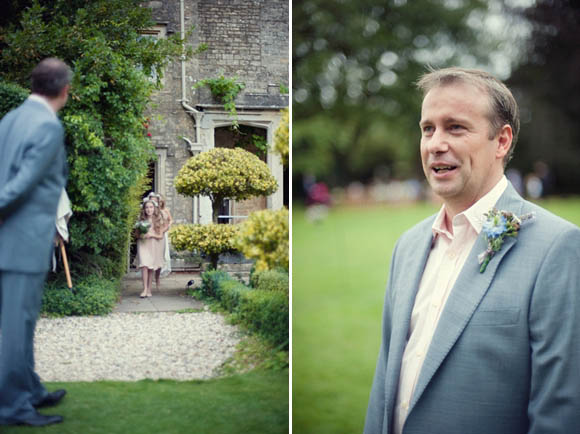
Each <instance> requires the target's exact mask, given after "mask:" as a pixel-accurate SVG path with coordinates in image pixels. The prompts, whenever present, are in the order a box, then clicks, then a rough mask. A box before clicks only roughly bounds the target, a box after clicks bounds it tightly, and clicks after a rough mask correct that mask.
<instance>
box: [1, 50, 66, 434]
mask: <svg viewBox="0 0 580 434" xmlns="http://www.w3.org/2000/svg"><path fill="white" fill-rule="evenodd" d="M71 78H72V72H71V70H70V68H69V67H68V66H67V65H66V64H65V63H63V62H62V61H60V60H58V59H54V58H49V59H45V60H43V61H41V62H40V63H39V64H38V65H37V66H36V68H34V70H33V71H32V75H31V81H32V87H31V90H32V94H31V95H30V96H29V97H28V99H27V100H26V101H25V102H24V103H23V104H22V105H21V106H20V107H18V108H16V109H15V110H13V111H11V112H10V113H8V114H7V115H6V116H4V118H3V119H2V121H1V122H0V309H1V310H0V329H1V332H2V344H1V347H0V425H15V424H19V425H31V426H43V425H49V424H53V423H59V422H62V417H61V416H48V415H43V414H41V413H39V412H38V411H37V409H38V408H41V407H47V406H52V405H56V404H57V403H58V402H59V401H60V400H61V399H62V398H63V396H64V395H65V393H66V392H65V391H64V390H58V391H56V392H52V393H49V392H47V390H46V389H45V388H44V386H43V385H42V384H41V382H40V379H39V377H38V375H37V374H36V373H35V372H34V351H33V350H34V347H33V340H34V328H35V325H36V320H37V318H38V313H39V311H40V307H41V301H42V290H43V286H44V280H45V277H46V273H47V271H48V269H49V265H50V258H51V253H52V249H53V248H54V242H53V240H54V235H55V228H56V226H55V217H56V207H57V204H58V199H59V197H60V194H61V192H62V190H63V188H64V186H65V184H66V177H67V175H66V173H67V169H66V154H65V148H64V130H63V127H62V125H61V123H60V121H59V120H58V118H57V116H56V113H57V112H58V110H60V109H61V108H62V107H63V106H64V105H65V104H66V101H67V99H68V91H69V84H70V81H71Z"/></svg>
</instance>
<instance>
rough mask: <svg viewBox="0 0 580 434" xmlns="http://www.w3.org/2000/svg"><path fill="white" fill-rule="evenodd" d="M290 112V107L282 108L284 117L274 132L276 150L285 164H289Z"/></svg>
mask: <svg viewBox="0 0 580 434" xmlns="http://www.w3.org/2000/svg"><path fill="white" fill-rule="evenodd" d="M289 118H290V113H289V112H288V109H287V108H285V109H284V110H282V119H281V120H280V125H278V128H276V131H275V132H274V151H276V152H277V153H278V154H279V155H280V158H281V160H282V164H283V165H284V166H288V153H289V145H288V143H289V128H288V124H289V120H290V119H289Z"/></svg>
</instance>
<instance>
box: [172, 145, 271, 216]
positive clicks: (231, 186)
mask: <svg viewBox="0 0 580 434" xmlns="http://www.w3.org/2000/svg"><path fill="white" fill-rule="evenodd" d="M175 189H176V190H177V192H178V193H180V194H183V195H184V196H189V197H193V196H199V195H201V196H207V197H209V199H210V200H211V203H212V221H213V222H214V223H217V222H218V215H219V208H220V206H221V204H222V203H223V200H224V199H226V198H229V199H233V200H244V199H249V198H251V197H254V196H267V195H269V194H272V193H274V192H275V191H276V190H277V189H278V183H277V182H276V179H275V178H274V176H272V173H271V172H270V169H269V168H268V166H267V165H266V163H264V162H263V161H261V160H260V159H259V158H258V157H257V156H255V155H254V154H252V153H250V152H248V151H245V150H243V149H240V148H234V149H228V148H213V149H210V150H208V151H205V152H201V153H199V154H197V155H195V156H194V157H191V158H190V159H189V160H187V162H186V163H185V164H184V165H183V167H182V168H181V169H180V170H179V173H178V174H177V176H176V177H175Z"/></svg>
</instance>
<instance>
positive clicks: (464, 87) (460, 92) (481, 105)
mask: <svg viewBox="0 0 580 434" xmlns="http://www.w3.org/2000/svg"><path fill="white" fill-rule="evenodd" d="M490 108H491V107H490V99H489V96H488V94H487V92H485V91H484V90H483V89H481V88H480V87H479V86H476V85H474V84H471V83H465V82H453V83H449V84H442V85H438V86H435V87H433V88H432V89H430V90H429V91H428V92H427V93H426V94H425V97H424V98H423V102H422V103H421V120H422V121H423V120H424V119H425V118H427V117H429V116H430V115H432V111H433V110H435V111H436V112H437V116H438V117H443V118H450V119H451V118H452V119H456V120H459V119H462V118H464V119H465V118H467V117H469V116H471V115H473V114H475V113H476V112H479V113H481V114H483V115H487V114H488V113H489V110H490ZM482 112H483V113H482Z"/></svg>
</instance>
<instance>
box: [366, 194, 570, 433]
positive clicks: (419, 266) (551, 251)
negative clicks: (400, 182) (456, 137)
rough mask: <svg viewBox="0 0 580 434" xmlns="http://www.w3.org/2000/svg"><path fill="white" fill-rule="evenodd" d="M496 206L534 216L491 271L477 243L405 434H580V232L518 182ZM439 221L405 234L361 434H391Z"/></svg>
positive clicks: (420, 382)
mask: <svg viewBox="0 0 580 434" xmlns="http://www.w3.org/2000/svg"><path fill="white" fill-rule="evenodd" d="M496 207H497V208H498V209H500V210H507V211H511V212H513V213H514V214H515V215H518V216H520V215H523V214H526V213H529V212H534V213H535V218H533V219H532V220H529V221H527V222H524V223H523V225H522V227H521V228H520V232H519V234H518V236H517V238H508V239H507V240H506V242H505V243H504V245H503V247H502V249H501V250H500V251H499V252H498V253H497V254H496V255H495V256H494V257H493V258H492V259H491V262H490V263H489V265H488V267H487V269H486V270H485V272H484V273H479V263H478V260H477V256H478V254H479V253H481V252H483V251H484V250H485V248H486V242H485V240H484V238H483V233H482V234H480V236H479V238H478V239H477V241H476V243H475V246H474V247H473V250H472V251H471V253H470V255H469V257H468V259H467V261H466V263H465V265H464V267H463V270H462V271H461V273H460V275H459V277H458V279H457V281H456V283H455V286H454V287H453V289H452V292H451V294H450V296H449V299H448V301H447V303H446V305H445V308H444V310H443V312H442V315H441V318H440V320H439V323H438V325H437V328H436V330H435V333H434V336H433V340H432V342H431V345H430V347H429V350H428V353H427V356H426V358H425V362H424V364H423V367H422V370H421V373H420V375H419V378H418V381H417V385H416V388H415V392H414V395H413V399H412V402H411V403H410V407H409V412H408V417H407V420H406V422H405V425H404V427H403V432H404V433H405V434H411V433H416V434H523V433H530V434H560V433H561V434H565V433H566V434H568V433H578V432H580V229H579V228H578V227H576V226H574V225H572V224H571V223H569V222H566V221H565V220H562V219H560V218H559V217H556V216H554V215H553V214H551V213H549V212H547V211H546V210H544V209H542V208H540V207H538V206H536V205H534V204H532V203H530V202H527V201H524V200H523V199H522V198H521V197H520V196H519V195H518V194H517V193H516V191H515V190H514V188H513V187H512V186H511V184H508V187H507V189H506V191H505V192H504V194H503V195H502V197H501V198H500V199H499V201H498V203H497V205H496ZM433 220H434V217H430V218H429V219H427V220H425V221H423V222H422V223H420V224H418V225H417V226H415V227H414V228H412V229H411V230H409V231H408V232H406V233H405V234H404V235H403V236H402V237H401V238H400V239H399V241H398V242H397V245H396V247H395V251H394V253H393V258H392V262H391V268H390V276H389V282H388V286H387V291H386V297H385V305H384V313H383V328H382V333H383V336H382V341H381V349H380V353H379V358H378V362H377V368H376V372H375V378H374V382H373V386H372V390H371V396H370V401H369V406H368V411H367V416H366V423H365V430H364V432H365V434H378V433H391V432H392V422H393V408H394V403H395V400H396V393H397V387H398V378H399V372H400V367H401V360H402V356H403V350H404V348H405V344H406V342H407V333H408V328H409V321H410V317H411V311H412V309H413V303H414V300H415V296H416V294H417V290H418V287H419V282H420V279H421V276H422V274H423V270H424V267H425V264H426V260H427V257H428V254H429V251H430V248H431V242H432V231H431V226H432V224H433Z"/></svg>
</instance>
